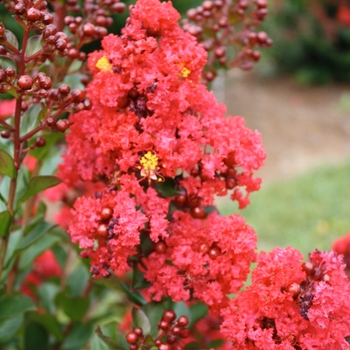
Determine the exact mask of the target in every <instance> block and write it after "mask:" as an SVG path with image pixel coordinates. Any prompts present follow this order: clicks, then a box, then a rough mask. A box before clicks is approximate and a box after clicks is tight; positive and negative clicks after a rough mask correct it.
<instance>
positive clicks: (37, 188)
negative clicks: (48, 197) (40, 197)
mask: <svg viewBox="0 0 350 350" xmlns="http://www.w3.org/2000/svg"><path fill="white" fill-rule="evenodd" d="M61 182H62V180H61V179H59V178H58V177H56V176H49V175H44V176H35V177H32V178H31V179H30V181H29V184H28V189H27V191H26V192H25V193H24V195H23V196H22V197H21V198H20V200H19V202H20V203H23V202H25V201H26V200H27V199H28V198H30V197H32V196H34V195H36V194H38V193H39V192H41V191H44V190H46V189H47V188H50V187H54V186H56V185H58V184H59V183H61Z"/></svg>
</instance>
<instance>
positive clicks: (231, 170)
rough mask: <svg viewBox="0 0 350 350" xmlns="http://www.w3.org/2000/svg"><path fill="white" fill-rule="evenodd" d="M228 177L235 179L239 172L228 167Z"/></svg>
mask: <svg viewBox="0 0 350 350" xmlns="http://www.w3.org/2000/svg"><path fill="white" fill-rule="evenodd" d="M226 175H227V176H231V177H234V176H236V175H237V171H236V169H235V168H230V167H228V168H227V169H226Z"/></svg>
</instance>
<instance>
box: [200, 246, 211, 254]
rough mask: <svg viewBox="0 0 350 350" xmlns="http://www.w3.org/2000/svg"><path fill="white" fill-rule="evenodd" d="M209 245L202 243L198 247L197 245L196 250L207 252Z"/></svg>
mask: <svg viewBox="0 0 350 350" xmlns="http://www.w3.org/2000/svg"><path fill="white" fill-rule="evenodd" d="M209 249H210V247H209V246H208V244H206V243H202V244H201V245H200V246H199V247H198V252H199V253H201V254H203V255H204V254H207V253H208V252H209Z"/></svg>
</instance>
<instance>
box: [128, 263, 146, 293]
mask: <svg viewBox="0 0 350 350" xmlns="http://www.w3.org/2000/svg"><path fill="white" fill-rule="evenodd" d="M149 286H150V283H149V282H147V281H146V280H145V278H144V276H143V272H142V271H140V270H139V269H138V268H137V266H136V265H135V267H134V271H133V275H132V288H133V289H142V288H146V287H149Z"/></svg>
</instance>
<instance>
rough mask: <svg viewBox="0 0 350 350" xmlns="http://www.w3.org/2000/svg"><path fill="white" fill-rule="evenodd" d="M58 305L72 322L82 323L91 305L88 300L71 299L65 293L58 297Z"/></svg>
mask: <svg viewBox="0 0 350 350" xmlns="http://www.w3.org/2000/svg"><path fill="white" fill-rule="evenodd" d="M56 303H57V305H58V306H59V307H61V308H62V309H63V311H64V313H65V314H66V315H67V316H68V317H69V318H70V319H71V320H72V321H81V320H82V319H83V317H84V316H85V314H86V312H87V310H88V308H89V305H90V302H89V299H88V298H86V297H76V298H71V297H69V296H68V295H66V294H65V292H62V293H60V294H58V295H57V298H56Z"/></svg>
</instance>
